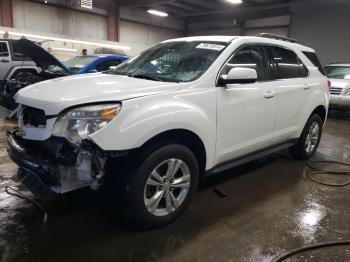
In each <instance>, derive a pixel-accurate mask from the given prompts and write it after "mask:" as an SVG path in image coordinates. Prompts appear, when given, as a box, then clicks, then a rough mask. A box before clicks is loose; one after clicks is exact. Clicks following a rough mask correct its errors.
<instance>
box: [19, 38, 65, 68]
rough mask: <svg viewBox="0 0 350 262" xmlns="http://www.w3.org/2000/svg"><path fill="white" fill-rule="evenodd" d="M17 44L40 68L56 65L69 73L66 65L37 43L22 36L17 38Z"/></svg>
mask: <svg viewBox="0 0 350 262" xmlns="http://www.w3.org/2000/svg"><path fill="white" fill-rule="evenodd" d="M18 45H19V47H20V49H21V51H22V53H23V55H24V56H27V57H30V58H31V59H32V60H33V61H34V62H35V63H36V64H37V65H38V66H39V67H41V69H43V70H45V69H47V68H49V67H50V66H58V67H60V68H62V69H63V70H64V71H65V72H66V73H67V74H70V71H69V69H68V68H67V67H65V66H64V65H63V64H62V63H61V62H60V61H58V60H57V58H55V57H54V56H53V55H51V54H50V53H48V52H47V51H46V50H45V49H44V48H42V47H41V46H39V45H38V44H36V43H34V42H32V41H30V40H28V39H24V38H23V39H20V40H18Z"/></svg>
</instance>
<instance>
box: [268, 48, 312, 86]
mask: <svg viewBox="0 0 350 262" xmlns="http://www.w3.org/2000/svg"><path fill="white" fill-rule="evenodd" d="M270 49H271V55H272V60H273V63H274V64H275V67H276V68H275V70H276V71H277V72H276V74H275V76H274V78H277V79H289V78H300V77H307V76H308V71H307V69H306V67H305V65H304V64H303V63H302V62H301V61H300V59H299V58H298V56H297V55H296V53H294V52H293V51H291V50H288V49H285V48H281V47H270Z"/></svg>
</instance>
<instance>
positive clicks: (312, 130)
mask: <svg viewBox="0 0 350 262" xmlns="http://www.w3.org/2000/svg"><path fill="white" fill-rule="evenodd" d="M322 126H323V122H322V119H321V117H320V116H319V115H317V114H315V115H312V116H311V117H310V118H309V120H308V121H307V123H306V125H305V127H304V130H303V132H302V134H301V136H300V138H299V141H298V143H297V144H296V145H295V146H293V147H291V148H290V153H291V155H292V156H293V157H294V158H295V159H298V160H307V159H309V158H311V157H312V156H313V155H314V154H315V153H316V151H317V148H318V145H319V143H320V140H321V135H322Z"/></svg>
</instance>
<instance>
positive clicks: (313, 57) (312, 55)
mask: <svg viewBox="0 0 350 262" xmlns="http://www.w3.org/2000/svg"><path fill="white" fill-rule="evenodd" d="M303 54H304V55H305V56H306V57H307V58H308V59H309V60H310V61H311V62H312V64H313V65H314V66H316V67H317V68H318V70H319V71H320V72H321V74H323V75H326V74H325V72H324V70H323V66H322V64H321V62H320V60H319V59H318V57H317V55H316V54H315V53H313V52H303Z"/></svg>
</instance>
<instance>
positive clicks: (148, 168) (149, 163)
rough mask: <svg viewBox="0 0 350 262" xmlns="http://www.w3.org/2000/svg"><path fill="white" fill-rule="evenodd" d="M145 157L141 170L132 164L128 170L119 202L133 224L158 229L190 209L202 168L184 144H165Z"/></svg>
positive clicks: (121, 187)
mask: <svg viewBox="0 0 350 262" xmlns="http://www.w3.org/2000/svg"><path fill="white" fill-rule="evenodd" d="M145 155H147V157H146V158H145V159H144V160H143V161H141V163H140V164H139V165H137V167H135V168H133V166H132V165H131V164H130V163H129V164H128V165H127V166H126V168H124V171H123V172H122V179H121V181H120V182H119V190H118V202H119V205H120V206H121V208H122V210H123V211H124V213H125V214H126V215H127V216H128V218H129V219H131V220H132V221H133V222H135V223H136V224H138V225H139V226H142V227H145V228H157V227H161V226H164V225H167V224H169V223H171V222H173V221H174V220H176V219H177V218H178V217H179V216H180V215H181V214H182V213H183V212H184V211H185V209H186V208H187V207H188V205H189V204H190V202H191V200H192V198H193V196H194V194H195V192H196V189H197V185H198V178H199V168H198V163H197V160H196V158H195V156H194V155H193V153H192V152H191V151H190V150H189V149H188V148H187V147H185V146H183V145H178V144H171V145H164V146H161V147H159V148H157V149H155V150H153V151H151V152H148V153H147V154H145ZM130 160H131V159H130Z"/></svg>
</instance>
